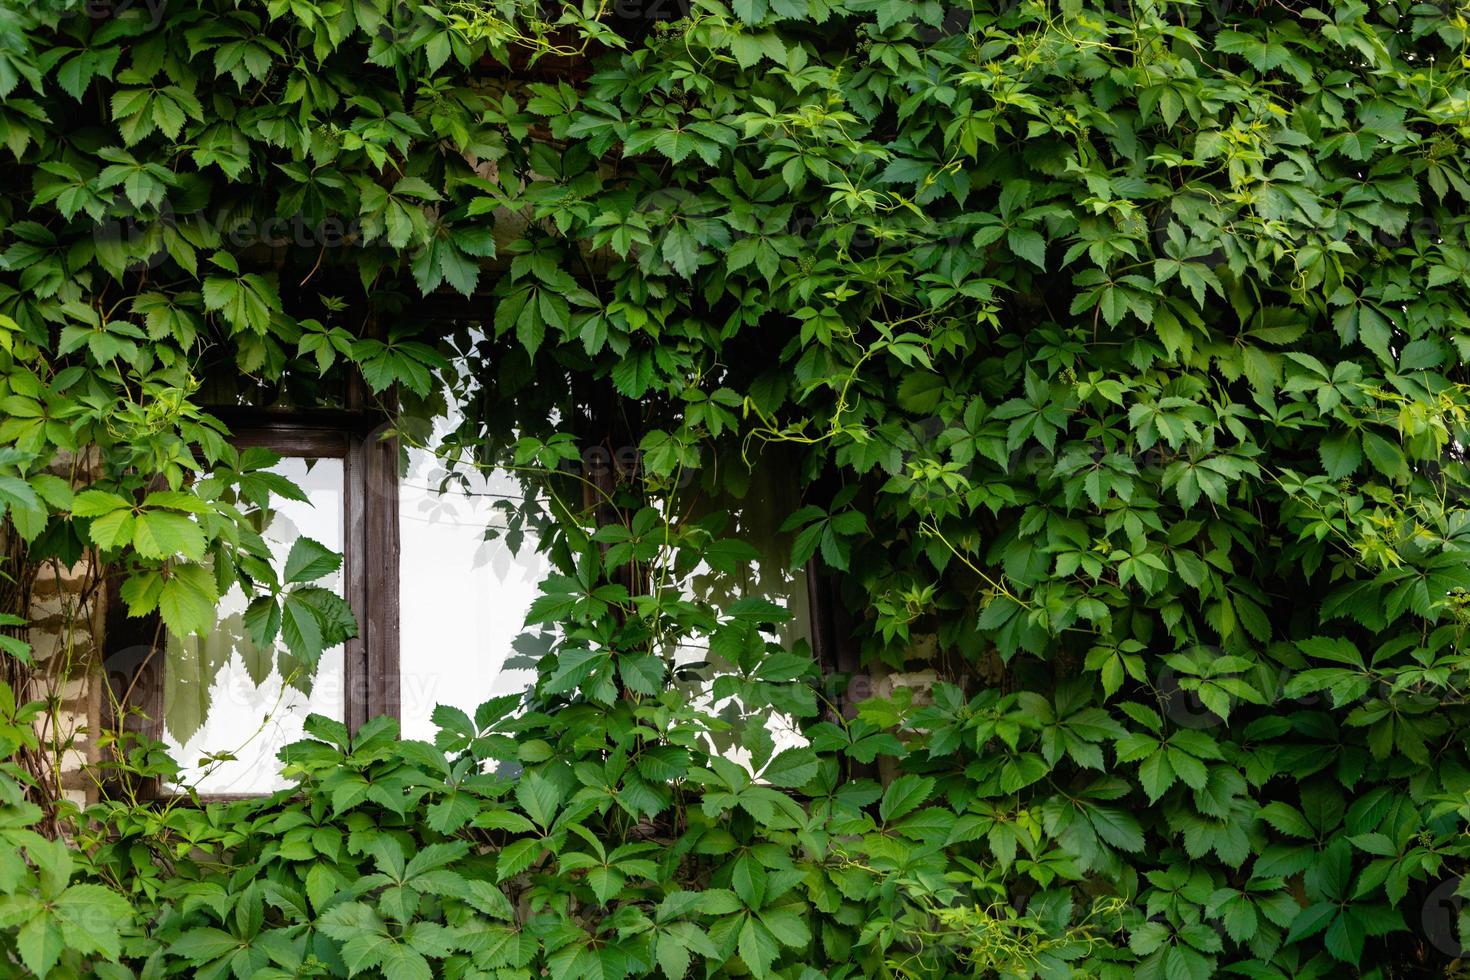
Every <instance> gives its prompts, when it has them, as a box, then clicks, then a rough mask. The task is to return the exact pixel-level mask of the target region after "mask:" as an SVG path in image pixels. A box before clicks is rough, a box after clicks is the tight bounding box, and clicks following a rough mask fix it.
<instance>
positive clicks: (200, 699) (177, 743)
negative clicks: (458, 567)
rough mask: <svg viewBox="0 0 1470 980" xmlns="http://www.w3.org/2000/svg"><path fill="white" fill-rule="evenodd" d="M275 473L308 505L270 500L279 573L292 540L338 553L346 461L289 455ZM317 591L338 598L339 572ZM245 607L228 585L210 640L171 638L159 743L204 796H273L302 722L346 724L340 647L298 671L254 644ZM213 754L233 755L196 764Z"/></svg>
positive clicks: (276, 651) (280, 652) (268, 533)
mask: <svg viewBox="0 0 1470 980" xmlns="http://www.w3.org/2000/svg"><path fill="white" fill-rule="evenodd" d="M271 469H272V471H273V472H276V473H280V474H281V475H282V476H285V477H287V478H288V479H290V480H292V481H293V482H295V483H296V484H297V485H298V486H299V487H301V489H302V490H304V491H305V492H306V496H307V498H308V499H307V501H306V502H301V501H295V500H279V499H276V500H273V501H272V503H273V504H274V505H275V506H274V513H273V516H272V520H271V523H270V526H269V527H267V528H266V530H265V535H264V536H265V539H266V542H267V543H268V544H269V545H270V549H271V554H272V556H273V557H274V559H275V565H276V568H277V569H280V568H282V567H283V566H284V565H285V560H286V554H287V552H288V551H290V549H291V545H292V543H293V542H295V540H296V539H297V538H298V537H302V536H305V537H308V538H312V539H313V540H316V541H319V542H321V543H322V544H324V545H326V546H327V547H328V548H331V549H332V550H333V551H336V552H338V553H341V551H342V542H343V537H344V531H343V515H344V507H343V486H344V484H343V472H342V461H341V460H338V459H318V460H306V459H299V458H288V459H283V460H281V461H280V462H279V463H278V464H276V465H275V466H273V467H272V468H271ZM318 584H320V585H322V586H324V587H326V588H330V589H332V590H333V591H335V592H337V593H338V594H339V595H340V594H341V593H342V584H341V572H340V571H338V572H337V573H336V574H335V575H334V576H332V577H330V578H328V579H324V580H322V581H321V582H320V583H318ZM245 606H246V599H245V595H244V593H243V592H241V591H240V589H239V587H238V586H236V587H233V588H231V589H230V590H229V591H228V592H227V593H225V595H223V596H222V597H221V598H220V604H219V623H218V626H217V627H216V628H215V630H214V631H213V632H212V633H210V634H209V635H208V636H204V637H189V638H188V639H186V640H182V641H180V640H177V639H175V638H174V637H169V639H168V643H167V647H166V655H165V664H164V684H163V686H164V695H163V719H162V721H163V729H164V731H163V742H164V744H165V745H166V746H168V749H169V754H170V755H172V756H173V757H174V759H176V760H177V761H178V762H179V764H180V765H181V766H183V767H184V770H183V773H182V774H181V776H180V779H179V782H180V783H181V784H183V785H189V786H193V787H194V788H195V789H197V790H198V791H199V792H201V793H269V792H272V791H274V790H277V789H280V788H282V787H284V786H286V785H287V782H286V780H284V779H282V778H281V776H280V762H279V760H277V758H276V753H277V752H279V751H280V749H281V747H282V746H284V745H287V744H289V743H291V742H294V741H297V740H298V739H300V738H301V737H302V736H303V730H302V724H303V722H305V720H306V716H307V715H309V714H321V715H326V716H328V717H330V718H336V719H338V720H341V719H342V718H343V717H344V711H343V693H344V691H343V678H342V670H343V655H342V648H341V647H340V646H337V647H333V648H332V649H330V650H327V651H325V652H324V653H323V654H322V657H321V660H320V662H319V663H318V664H317V668H316V671H315V674H314V676H313V675H311V674H309V673H307V672H306V671H305V670H304V669H303V668H301V667H299V666H297V665H295V664H294V662H293V658H291V657H290V656H289V654H286V653H285V648H284V647H283V646H282V645H281V644H280V643H279V641H278V642H277V643H276V644H275V645H274V646H273V647H272V648H271V649H269V650H262V649H260V648H258V647H256V646H255V644H254V643H252V642H251V641H250V639H249V638H248V636H247V635H246V630H245V628H244V624H243V622H242V619H241V617H242V616H243V614H244V612H245ZM215 753H230V754H233V755H234V756H235V757H236V758H235V760H234V761H228V762H219V763H213V764H208V765H205V766H200V765H199V761H200V759H201V758H202V757H203V756H205V755H210V754H215Z"/></svg>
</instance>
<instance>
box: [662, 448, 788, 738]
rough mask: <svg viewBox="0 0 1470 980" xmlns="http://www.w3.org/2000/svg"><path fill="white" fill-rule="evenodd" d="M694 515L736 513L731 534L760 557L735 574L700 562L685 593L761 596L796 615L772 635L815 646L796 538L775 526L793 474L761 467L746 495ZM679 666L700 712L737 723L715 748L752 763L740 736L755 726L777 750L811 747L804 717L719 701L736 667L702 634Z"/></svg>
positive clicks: (706, 504) (714, 600) (722, 601)
mask: <svg viewBox="0 0 1470 980" xmlns="http://www.w3.org/2000/svg"><path fill="white" fill-rule="evenodd" d="M700 503H701V506H696V508H695V515H696V516H699V515H701V514H703V513H705V512H706V511H707V510H713V509H718V508H720V507H723V508H727V509H728V510H729V512H730V516H731V518H732V521H731V524H730V526H729V527H727V528H726V530H725V536H727V537H734V538H738V539H740V540H742V541H744V542H746V543H747V544H750V545H752V546H753V547H754V548H755V549H756V551H757V552H758V553H759V557H758V558H757V559H755V560H753V561H750V562H748V563H747V564H746V565H745V566H744V567H742V568H741V569H739V570H738V572H737V573H736V574H735V575H725V574H721V573H716V572H715V571H714V570H713V569H712V568H710V567H709V566H708V565H706V564H704V563H703V562H701V563H700V564H699V565H698V566H696V567H695V569H694V571H693V572H692V573H691V574H690V575H689V576H688V577H687V578H686V579H685V580H684V581H683V583H682V586H681V591H682V592H683V593H684V594H685V595H688V596H690V597H692V598H696V599H699V600H700V601H703V602H708V603H710V604H711V605H713V606H715V607H716V608H726V607H728V606H729V605H730V604H731V603H733V602H734V601H735V600H736V599H740V598H744V597H748V596H749V597H759V598H762V599H765V600H767V601H769V602H772V603H774V604H775V605H778V606H780V607H782V608H783V609H785V610H786V611H787V612H788V613H789V614H790V618H789V619H788V620H786V621H785V622H784V623H781V624H779V626H778V627H777V628H776V630H775V632H774V636H773V638H774V639H775V640H777V641H778V642H779V643H780V645H781V646H783V647H784V648H786V649H787V650H793V651H794V650H796V649H798V648H801V649H803V650H810V644H811V638H812V634H811V631H812V622H811V600H810V595H809V593H808V591H807V573H806V569H804V568H797V569H795V570H792V569H790V568H789V567H788V565H789V560H790V556H791V537H790V535H788V534H782V533H780V532H779V531H778V530H777V529H778V528H779V527H780V524H781V521H782V520H784V518H785V515H786V514H788V513H789V512H791V511H792V510H795V508H796V506H797V503H798V496H797V492H796V487H795V483H794V481H793V480H791V479H790V473H789V471H787V470H785V469H783V468H781V467H778V466H775V465H765V466H760V467H757V469H756V471H755V472H754V473H753V474H752V475H751V485H750V487H749V489H748V490H747V492H746V494H745V496H744V497H743V498H741V499H713V500H706V501H701V502H700ZM674 660H675V663H676V664H677V665H678V666H679V667H680V668H681V669H680V671H679V676H680V680H678V681H676V683H677V684H679V686H680V687H681V688H682V689H683V690H685V691H687V692H688V693H689V696H690V698H691V700H692V701H693V703H694V704H695V705H696V706H697V707H699V708H700V709H702V710H705V711H709V712H711V713H713V714H716V715H718V716H720V717H721V718H722V719H723V720H725V721H727V722H729V723H730V724H731V726H732V728H731V730H730V731H728V732H722V733H720V734H718V735H714V736H711V739H710V743H711V744H710V747H711V749H713V750H714V751H716V752H718V753H719V754H721V755H723V756H725V757H726V758H728V759H730V760H732V761H734V762H739V763H740V764H741V765H744V766H746V767H749V766H750V752H749V751H748V750H747V749H745V748H744V747H743V746H742V745H741V744H740V742H741V739H742V734H743V732H744V730H745V729H746V728H748V727H749V726H751V725H753V724H760V725H762V726H764V727H765V729H766V731H767V732H769V733H770V735H771V740H772V742H773V743H774V744H775V751H777V752H779V751H781V750H782V749H786V748H792V747H796V746H801V745H805V744H807V741H806V738H805V737H804V736H803V735H802V734H801V729H800V724H799V722H798V719H796V718H794V717H793V716H791V715H789V714H787V713H785V712H783V711H778V710H776V709H774V708H772V707H771V706H770V705H765V704H744V703H742V702H741V700H740V699H739V698H738V697H727V698H724V699H721V700H718V701H717V700H716V699H715V697H714V683H715V679H716V678H717V677H719V676H720V675H721V674H724V673H729V672H731V669H732V668H731V665H730V664H729V663H727V662H725V661H724V660H722V659H720V658H719V657H717V656H714V655H712V654H711V653H710V650H709V647H708V645H707V644H706V643H705V642H704V641H703V640H702V639H701V640H698V641H688V642H685V643H683V644H681V645H680V646H679V649H678V650H677V651H676V652H675V655H674Z"/></svg>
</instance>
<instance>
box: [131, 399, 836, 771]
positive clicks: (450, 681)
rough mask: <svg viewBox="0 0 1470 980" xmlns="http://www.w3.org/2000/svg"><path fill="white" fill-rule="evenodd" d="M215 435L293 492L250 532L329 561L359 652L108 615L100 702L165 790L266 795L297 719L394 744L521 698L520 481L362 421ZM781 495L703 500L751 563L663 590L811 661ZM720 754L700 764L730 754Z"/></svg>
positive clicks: (737, 710)
mask: <svg viewBox="0 0 1470 980" xmlns="http://www.w3.org/2000/svg"><path fill="white" fill-rule="evenodd" d="M220 414H222V415H225V414H226V413H220ZM226 421H227V422H229V424H230V426H231V430H232V431H233V432H235V433H237V442H238V444H239V445H241V446H242V447H244V446H260V447H264V448H267V449H270V450H272V451H273V452H275V453H277V454H279V455H280V456H281V461H280V463H279V464H277V466H276V467H275V469H276V471H277V472H280V473H282V474H283V475H285V476H287V477H289V478H290V479H291V480H292V481H293V482H295V483H297V484H298V485H299V486H300V487H301V488H302V489H303V490H304V491H305V492H306V494H307V497H308V501H307V502H305V503H300V502H294V501H273V510H272V512H271V513H270V514H267V515H262V522H263V524H264V534H265V536H266V538H267V539H268V541H269V542H270V543H271V545H272V550H273V552H275V553H276V558H277V560H278V561H281V560H283V559H284V556H285V554H286V552H287V550H288V549H289V548H290V546H291V543H292V542H293V541H294V540H295V538H296V537H297V536H299V535H306V536H309V537H312V538H314V539H316V540H318V541H320V542H322V543H323V544H326V545H327V546H329V547H331V548H333V549H334V550H338V551H341V552H342V554H343V556H344V561H343V565H342V568H341V570H340V573H339V574H338V575H337V577H336V579H335V580H334V581H331V582H327V583H323V584H326V585H328V586H329V587H331V588H334V589H336V590H339V594H341V595H343V596H344V597H345V598H346V599H347V600H348V602H349V604H350V605H351V607H352V609H353V612H354V614H355V615H356V617H357V620H358V624H359V635H358V637H356V638H354V639H352V640H349V641H348V642H347V643H345V644H343V645H342V646H341V647H339V648H337V649H335V650H331V651H328V652H326V653H325V654H324V655H323V657H322V660H321V663H320V664H319V665H318V668H317V670H316V671H315V672H314V674H311V675H310V676H308V675H307V672H306V671H305V670H304V669H303V668H302V667H301V665H298V664H295V663H293V662H292V659H291V657H290V655H289V654H288V653H287V652H286V651H284V650H283V649H278V648H277V649H271V650H259V649H256V648H255V647H254V646H253V644H251V643H250V641H249V640H248V638H246V636H245V635H244V633H245V631H244V630H243V629H242V625H241V622H240V616H241V613H242V612H243V607H244V603H243V595H241V594H239V593H238V591H232V592H231V593H230V594H228V595H226V596H225V597H223V599H222V600H221V604H220V610H219V613H220V614H219V626H218V628H217V629H216V630H215V631H214V632H213V633H212V634H210V635H208V636H204V637H195V638H191V639H188V640H185V641H177V640H167V639H164V632H163V631H162V630H161V629H159V627H158V624H157V622H156V620H154V621H153V622H146V621H145V622H143V623H138V622H137V621H131V622H128V621H124V620H123V618H122V617H121V615H115V616H111V617H110V618H109V623H108V646H109V649H110V651H116V650H119V649H127V650H133V651H143V653H142V655H141V656H134V657H132V658H131V660H133V661H137V662H136V663H133V664H131V667H132V669H130V670H127V671H124V672H122V673H123V676H114V677H113V678H112V680H113V683H114V688H115V690H116V691H117V692H119V695H118V696H119V699H120V700H121V701H122V702H124V704H125V706H131V707H136V708H138V709H139V710H138V712H137V713H136V718H137V719H139V725H140V727H142V729H143V730H144V731H145V732H146V733H147V734H149V735H151V736H152V737H156V738H159V739H161V740H162V741H163V742H164V743H165V744H166V745H167V746H168V747H169V749H170V750H171V754H173V756H174V758H175V759H176V760H177V761H178V762H179V763H180V764H181V765H182V766H183V767H184V772H183V774H182V776H181V779H180V784H181V785H187V786H190V787H192V788H194V789H196V790H198V791H199V792H201V793H203V794H206V795H210V796H218V795H240V794H256V793H265V792H270V791H272V790H275V789H277V788H279V787H280V786H282V785H284V782H283V780H281V779H280V777H279V776H278V775H277V770H278V765H277V761H276V753H277V752H278V751H279V749H280V747H281V746H282V745H284V744H286V743H288V742H290V741H292V740H294V739H296V738H298V737H299V736H300V734H301V726H302V722H303V721H304V719H305V717H306V716H307V715H308V714H310V713H313V712H316V713H320V714H325V715H328V716H331V717H335V718H339V719H341V720H343V721H344V722H346V723H347V724H348V725H349V727H356V726H358V725H360V724H362V723H363V722H365V721H366V720H367V719H368V718H371V717H374V716H376V715H380V714H386V715H390V716H394V717H398V718H399V719H400V720H401V722H402V726H403V734H404V736H405V737H407V738H422V739H427V738H431V737H432V736H433V733H434V731H435V725H434V723H433V720H432V715H433V711H434V708H435V707H436V706H437V705H439V704H446V705H453V706H455V707H458V708H461V709H464V710H465V711H467V712H471V713H472V712H473V710H474V708H475V707H477V706H478V705H479V704H481V703H483V702H484V701H486V700H488V699H490V698H492V697H495V696H498V695H501V694H508V693H515V692H518V691H522V690H526V689H527V688H529V687H530V685H531V684H532V683H533V682H534V680H535V677H536V673H535V668H536V664H537V661H538V659H539V658H540V656H541V655H542V654H543V653H544V651H545V650H546V649H547V646H548V639H547V638H546V637H545V636H542V635H538V634H536V633H535V632H532V631H527V630H526V628H525V627H524V621H525V616H526V613H527V610H528V609H529V606H530V604H531V602H532V600H533V599H534V598H535V597H536V596H537V595H538V594H539V591H538V586H539V583H540V582H541V581H542V579H544V578H545V576H546V575H547V574H548V573H549V572H550V571H551V567H550V563H549V561H548V560H547V559H546V558H545V557H544V556H543V555H541V554H540V552H539V551H538V549H537V540H538V539H537V527H538V524H537V521H538V520H544V519H546V518H545V511H544V508H543V507H542V506H541V505H542V503H543V501H540V500H538V499H535V498H532V499H530V500H528V499H527V498H526V495H525V489H524V487H523V484H522V481H521V480H519V479H518V478H516V477H515V476H514V475H512V474H510V473H507V472H505V471H499V470H492V471H489V472H477V471H476V470H475V469H474V468H472V467H471V468H454V471H453V472H450V471H449V470H446V468H445V467H444V465H443V464H442V463H441V462H440V461H439V460H438V458H437V457H436V455H435V452H434V449H435V448H437V446H438V442H437V440H438V439H440V438H442V437H443V434H444V432H446V431H448V429H449V428H450V426H449V425H448V424H441V425H440V426H439V427H438V428H436V430H435V431H434V433H432V434H431V436H430V439H429V445H428V446H427V447H426V448H424V449H417V448H414V449H409V450H407V451H406V452H403V453H401V454H400V451H399V447H398V445H397V442H396V441H395V440H392V439H383V438H380V437H379V436H380V434H381V432H382V427H381V426H378V427H377V428H374V427H373V426H372V425H371V424H370V423H371V422H372V421H373V420H372V419H370V418H369V417H367V416H366V414H365V413H353V412H342V411H334V410H308V411H303V412H296V413H292V414H290V415H283V414H279V413H264V414H262V413H247V414H239V415H237V416H235V417H227V418H226ZM780 485H782V484H780V483H779V481H770V480H766V479H764V478H757V479H756V480H755V481H754V486H753V487H752V489H751V491H750V492H748V493H747V494H746V495H745V497H744V498H743V499H742V500H740V501H708V502H707V503H706V505H705V506H706V507H707V508H712V507H713V506H715V505H718V504H723V505H728V506H731V507H732V509H734V508H738V514H737V517H736V520H735V524H734V525H733V526H731V527H730V528H729V529H728V531H729V533H731V534H736V535H739V536H741V537H744V538H746V539H748V540H750V541H752V542H753V543H754V544H755V545H756V546H757V548H758V550H760V552H761V557H760V559H759V560H757V561H752V562H751V563H750V564H749V567H748V568H747V569H745V574H744V575H742V576H740V578H739V581H737V582H735V583H734V584H733V586H732V584H731V581H730V579H729V578H728V577H726V576H715V575H713V574H711V573H710V570H709V569H695V570H694V572H693V573H692V574H691V575H690V576H688V577H687V578H686V580H685V581H683V582H681V583H679V585H678V587H679V588H680V589H681V590H686V591H692V592H701V591H702V592H704V593H705V595H706V597H707V598H708V597H710V592H709V590H717V591H718V592H720V593H728V594H721V595H715V596H713V598H714V599H715V601H716V602H717V604H718V603H719V602H720V601H722V600H730V601H733V600H734V599H736V598H739V597H740V596H756V595H759V596H763V597H765V598H768V599H771V600H772V601H774V602H777V603H778V604H780V605H782V606H784V607H786V608H787V609H789V610H790V612H791V613H792V620H791V622H790V623H789V624H787V626H786V627H784V628H783V630H782V631H781V635H780V637H779V638H780V639H781V641H782V642H783V645H787V646H793V645H796V644H810V645H811V646H812V647H813V648H814V649H816V651H817V653H818V654H819V658H821V655H822V652H823V650H824V648H825V646H826V641H825V640H824V636H823V634H824V632H825V631H824V630H823V629H820V628H817V627H818V626H819V625H820V622H821V620H820V617H818V616H814V615H813V612H814V611H815V612H821V611H822V610H821V609H820V608H817V607H814V606H813V597H815V596H820V595H821V589H820V588H819V587H818V586H819V585H820V582H819V578H820V577H818V578H817V579H811V578H809V575H808V573H807V572H806V571H798V572H797V573H795V574H791V573H789V572H788V571H787V570H786V567H785V566H786V561H785V559H786V556H787V555H789V547H790V544H789V541H787V540H786V539H784V538H783V536H782V535H780V534H779V533H777V532H776V530H775V528H776V525H777V524H778V523H779V519H780V516H781V515H782V514H784V513H787V512H789V511H790V510H791V509H792V508H793V506H794V503H793V501H794V499H795V496H794V495H795V493H796V488H795V487H794V486H791V487H786V488H785V489H784V491H783V492H782V493H777V492H776V489H777V487H778V486H780ZM778 498H779V499H778ZM788 498H790V499H788ZM817 602H818V606H820V605H822V604H821V603H820V600H818V601H817ZM116 605H117V606H118V607H120V606H121V604H120V603H118V604H116ZM130 644H131V645H130ZM129 659H130V658H128V657H126V656H123V657H121V658H119V659H114V658H113V657H110V658H109V662H110V663H118V662H121V663H124V664H127V663H128V662H129ZM676 661H677V665H678V666H679V667H680V670H679V675H680V677H681V678H682V680H681V683H684V684H685V685H687V689H688V690H689V691H690V695H691V697H694V698H703V699H704V700H705V702H706V703H707V705H708V706H709V707H711V708H712V709H714V710H717V711H719V712H721V713H722V714H723V715H724V716H725V717H726V718H727V719H728V720H730V721H731V722H733V723H735V724H736V725H737V726H739V725H746V724H750V723H751V721H752V720H759V721H760V723H762V724H764V725H765V727H766V728H767V729H768V730H769V731H770V732H771V733H772V736H773V738H774V739H775V740H776V741H777V743H778V745H784V744H794V743H793V742H792V740H793V739H795V738H799V735H797V734H796V732H795V728H794V723H793V722H794V720H793V719H791V718H788V717H785V716H781V715H779V713H778V712H774V711H772V710H770V709H769V708H768V707H767V706H759V705H742V704H737V703H733V702H732V701H731V700H730V699H728V698H726V699H723V700H722V701H720V703H718V704H717V703H715V701H714V700H713V699H712V698H711V697H710V692H711V690H712V685H713V683H714V680H715V679H716V678H717V677H718V676H719V673H720V671H721V670H722V667H721V665H720V664H719V663H717V662H714V658H711V657H710V656H709V653H708V651H707V650H703V649H698V648H696V647H694V646H692V645H691V646H688V647H686V648H683V649H681V650H680V651H679V652H678V654H677V655H676ZM733 740H734V737H733V736H732V738H731V742H732V745H729V746H727V745H723V744H721V745H716V746H715V747H716V748H719V749H721V750H725V751H731V750H733ZM737 754H738V753H737ZM177 788H178V787H169V786H164V787H160V789H161V790H162V791H164V792H169V791H171V790H174V789H177Z"/></svg>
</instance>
